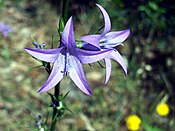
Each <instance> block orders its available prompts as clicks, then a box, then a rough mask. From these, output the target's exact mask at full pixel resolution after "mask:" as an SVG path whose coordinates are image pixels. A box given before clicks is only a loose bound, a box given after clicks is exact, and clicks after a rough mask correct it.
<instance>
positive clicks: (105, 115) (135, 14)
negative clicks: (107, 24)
mask: <svg viewBox="0 0 175 131" xmlns="http://www.w3.org/2000/svg"><path fill="white" fill-rule="evenodd" d="M94 3H99V4H101V5H102V6H103V7H104V8H105V9H106V10H107V12H108V14H109V16H110V18H111V21H112V30H113V31H116V30H123V29H128V28H130V29H131V34H130V36H129V38H128V39H127V40H126V41H125V42H124V43H123V44H124V46H119V47H117V50H119V51H120V52H121V54H122V56H123V57H124V59H125V61H126V62H127V65H128V75H127V76H126V77H125V76H124V74H123V72H122V70H121V67H120V66H119V65H118V64H117V63H116V62H113V63H112V64H113V67H112V75H111V78H110V80H109V82H108V84H107V85H104V84H103V81H104V78H105V69H104V68H101V67H100V66H99V64H97V63H95V64H93V65H92V68H91V67H89V66H88V65H85V66H84V69H85V73H86V77H87V80H88V82H89V85H90V87H91V90H92V93H93V95H92V96H86V95H84V94H83V93H82V92H80V91H79V90H78V88H77V87H76V86H75V85H74V84H73V83H72V82H71V80H70V78H69V77H65V78H64V79H63V81H62V83H61V92H62V93H63V94H65V93H66V92H67V91H70V93H69V95H68V97H67V98H66V105H67V107H68V108H69V109H70V110H71V111H72V112H73V113H70V112H68V111H67V112H65V115H64V117H63V119H62V120H60V121H59V122H58V124H57V130H61V131H70V130H71V131H84V130H88V131H100V130H104V131H114V130H116V131H127V127H126V124H125V119H126V117H127V116H129V115H132V114H137V115H138V116H139V117H140V119H141V120H142V124H141V128H140V130H141V131H174V129H175V111H174V109H175V97H174V94H175V87H174V84H175V81H174V80H175V62H174V59H175V43H174V41H175V15H174V12H175V4H174V3H173V1H171V0H149V1H148V0H135V1H129V0H105V1H100V0H70V5H69V9H68V10H69V16H71V15H73V19H74V29H75V37H76V39H79V37H80V36H82V35H86V34H88V33H89V32H91V33H95V32H97V30H98V29H99V28H101V27H102V26H103V18H102V15H101V13H100V11H99V10H98V8H97V7H96V6H95V4H94ZM61 12H62V0H37V1H36V0H13V1H10V0H0V22H5V23H7V24H8V25H9V26H10V27H11V28H12V30H13V31H12V32H10V33H9V34H8V36H6V37H3V36H2V34H0V130H2V131H16V130H17V131H33V130H38V129H37V126H36V123H37V120H38V116H39V115H41V119H42V120H43V121H45V120H46V118H47V123H48V124H49V123H50V122H51V117H49V115H51V110H52V109H51V108H49V107H48V106H49V104H50V103H49V102H50V97H49V95H47V93H42V94H39V93H37V91H38V89H39V88H40V87H41V86H42V85H43V84H44V83H45V80H46V79H47V77H48V74H47V72H46V71H45V69H44V67H38V66H40V65H41V63H40V62H38V61H36V60H35V59H33V58H31V57H30V56H29V55H27V54H26V53H24V50H23V49H24V47H34V46H33V45H32V41H33V40H32V38H34V39H35V40H36V41H37V42H38V43H42V42H45V43H46V48H50V47H51V41H52V36H53V41H54V47H57V46H58V45H59V42H58V41H59V37H58V33H57V28H58V21H59V18H60V15H61ZM101 63H103V62H101ZM35 67H38V68H35ZM50 92H51V93H52V92H53V90H51V91H50ZM161 102H165V103H167V104H168V105H169V107H170V114H169V115H167V116H165V117H161V116H159V115H158V114H157V113H156V111H155V108H156V105H157V104H159V103H161ZM47 112H50V114H49V113H47Z"/></svg>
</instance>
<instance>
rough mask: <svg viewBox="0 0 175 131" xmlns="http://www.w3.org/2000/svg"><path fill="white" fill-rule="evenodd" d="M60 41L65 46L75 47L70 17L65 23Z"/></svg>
mask: <svg viewBox="0 0 175 131" xmlns="http://www.w3.org/2000/svg"><path fill="white" fill-rule="evenodd" d="M61 41H62V42H63V44H64V45H65V46H66V47H67V48H76V43H75V38H74V30H73V22H72V17H70V18H69V20H68V21H67V23H66V25H65V28H64V30H63V33H62V39H61Z"/></svg>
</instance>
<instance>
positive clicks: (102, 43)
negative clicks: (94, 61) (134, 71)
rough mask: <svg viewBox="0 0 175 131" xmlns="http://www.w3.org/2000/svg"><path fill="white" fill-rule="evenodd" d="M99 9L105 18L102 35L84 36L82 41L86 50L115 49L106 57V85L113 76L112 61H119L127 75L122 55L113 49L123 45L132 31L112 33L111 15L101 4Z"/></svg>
mask: <svg viewBox="0 0 175 131" xmlns="http://www.w3.org/2000/svg"><path fill="white" fill-rule="evenodd" d="M96 5H97V7H98V8H99V9H100V11H101V13H102V15H103V18H104V23H105V25H104V30H103V33H102V34H93V35H87V36H82V37H81V38H80V39H81V40H82V41H84V45H83V47H84V49H88V50H102V51H104V50H106V49H113V50H112V51H111V53H110V54H109V56H107V57H105V59H104V62H105V65H106V79H105V84H106V83H107V81H108V80H109V78H110V75H111V67H112V66H111V60H110V59H113V60H115V61H117V62H118V63H119V64H120V65H121V67H122V69H123V71H124V73H125V74H127V67H126V64H125V62H124V60H123V58H122V56H121V55H120V53H119V52H118V51H117V50H116V49H114V48H113V47H116V46H118V45H122V42H123V41H124V40H126V38H127V37H128V36H129V34H130V30H129V29H127V30H122V31H115V32H110V30H111V21H110V18H109V15H108V14H107V12H106V10H105V9H104V8H103V7H102V6H101V5H99V4H96Z"/></svg>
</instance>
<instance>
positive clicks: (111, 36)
mask: <svg viewBox="0 0 175 131" xmlns="http://www.w3.org/2000/svg"><path fill="white" fill-rule="evenodd" d="M129 34H130V30H129V29H127V30H122V31H116V32H109V33H107V34H106V35H105V36H104V37H103V38H102V39H104V40H106V43H107V44H108V45H110V44H116V46H117V45H118V43H122V42H123V41H125V40H126V38H128V36H129Z"/></svg>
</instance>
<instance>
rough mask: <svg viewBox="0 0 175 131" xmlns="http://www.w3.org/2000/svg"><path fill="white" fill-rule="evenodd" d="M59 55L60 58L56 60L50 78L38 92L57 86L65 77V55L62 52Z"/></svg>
mask: <svg viewBox="0 0 175 131" xmlns="http://www.w3.org/2000/svg"><path fill="white" fill-rule="evenodd" d="M59 55H60V56H59V57H60V58H59V59H58V60H57V61H55V63H54V65H53V69H52V72H51V74H50V75H49V78H48V79H47V81H46V83H45V84H44V85H43V87H42V88H41V89H40V90H39V91H38V92H46V91H48V90H50V89H51V88H53V87H54V86H56V84H57V83H58V82H60V80H61V79H62V78H63V76H64V68H65V56H64V55H62V54H59Z"/></svg>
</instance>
